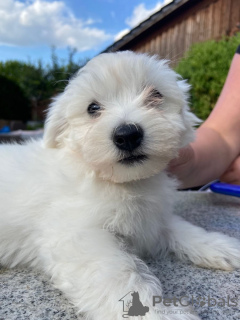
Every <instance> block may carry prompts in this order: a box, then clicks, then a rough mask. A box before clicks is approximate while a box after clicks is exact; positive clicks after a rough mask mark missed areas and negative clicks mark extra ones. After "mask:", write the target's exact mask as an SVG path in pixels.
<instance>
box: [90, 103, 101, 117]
mask: <svg viewBox="0 0 240 320" xmlns="http://www.w3.org/2000/svg"><path fill="white" fill-rule="evenodd" d="M101 109H102V108H101V107H100V106H99V105H98V104H97V103H96V102H93V103H91V104H90V105H89V106H88V109H87V111H88V113H89V114H90V115H92V116H96V115H98V114H99V111H100V110H101Z"/></svg>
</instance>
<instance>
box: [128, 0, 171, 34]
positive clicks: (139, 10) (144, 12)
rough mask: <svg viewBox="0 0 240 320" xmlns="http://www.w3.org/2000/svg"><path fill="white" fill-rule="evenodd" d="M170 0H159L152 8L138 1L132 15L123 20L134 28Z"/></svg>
mask: <svg viewBox="0 0 240 320" xmlns="http://www.w3.org/2000/svg"><path fill="white" fill-rule="evenodd" d="M170 2H172V0H164V1H159V2H157V3H156V5H155V6H154V8H152V9H146V7H145V4H144V3H140V4H139V5H138V6H136V7H135V8H134V10H133V13H132V16H131V17H129V18H127V19H126V21H125V22H126V24H127V25H128V26H129V27H131V28H134V27H136V26H137V25H139V23H141V22H142V21H144V20H146V19H147V18H149V17H150V16H151V15H152V14H154V13H155V12H157V11H159V10H160V9H161V8H162V7H164V6H165V5H166V4H168V3H170Z"/></svg>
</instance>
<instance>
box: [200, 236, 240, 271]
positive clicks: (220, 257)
mask: <svg viewBox="0 0 240 320" xmlns="http://www.w3.org/2000/svg"><path fill="white" fill-rule="evenodd" d="M209 240H210V241H209V242H208V243H205V245H203V243H202V244H200V245H199V252H201V259H200V260H201V261H200V263H197V264H198V265H200V266H204V267H210V268H215V269H222V270H228V271H229V270H233V269H235V268H240V242H239V240H237V239H235V238H231V237H228V236H225V235H223V234H220V233H215V232H214V233H210V239H209Z"/></svg>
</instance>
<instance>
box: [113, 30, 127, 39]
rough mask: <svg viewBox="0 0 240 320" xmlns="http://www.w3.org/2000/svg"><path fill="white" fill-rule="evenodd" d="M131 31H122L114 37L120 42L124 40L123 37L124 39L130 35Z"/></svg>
mask: <svg viewBox="0 0 240 320" xmlns="http://www.w3.org/2000/svg"><path fill="white" fill-rule="evenodd" d="M129 31H130V29H123V30H122V31H120V32H118V33H117V34H116V35H115V37H114V41H118V40H120V39H122V37H124V36H125V35H126V34H128V32H129Z"/></svg>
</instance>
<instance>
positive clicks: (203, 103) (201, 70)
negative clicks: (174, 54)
mask: <svg viewBox="0 0 240 320" xmlns="http://www.w3.org/2000/svg"><path fill="white" fill-rule="evenodd" d="M239 44H240V34H237V35H235V36H233V37H230V38H224V39H222V40H220V41H212V40H211V41H206V42H202V43H197V44H194V45H193V46H192V47H191V48H190V50H189V51H188V52H186V54H185V56H184V57H183V59H182V60H180V62H179V63H178V65H177V67H176V68H175V70H176V72H178V73H179V74H180V75H181V76H182V77H183V78H184V79H187V80H188V82H189V83H190V84H191V86H192V89H191V100H190V102H191V109H192V111H193V112H194V113H195V114H196V115H197V116H198V117H199V118H201V119H203V120H205V119H206V118H207V117H208V115H209V114H210V112H211V110H212V109H213V107H214V105H215V103H216V101H217V99H218V96H219V95H220V92H221V90H222V87H223V85H224V82H225V80H226V77H227V73H228V70H229V67H230V64H231V60H232V58H233V55H234V53H235V51H236V49H237V47H238V45H239Z"/></svg>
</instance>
